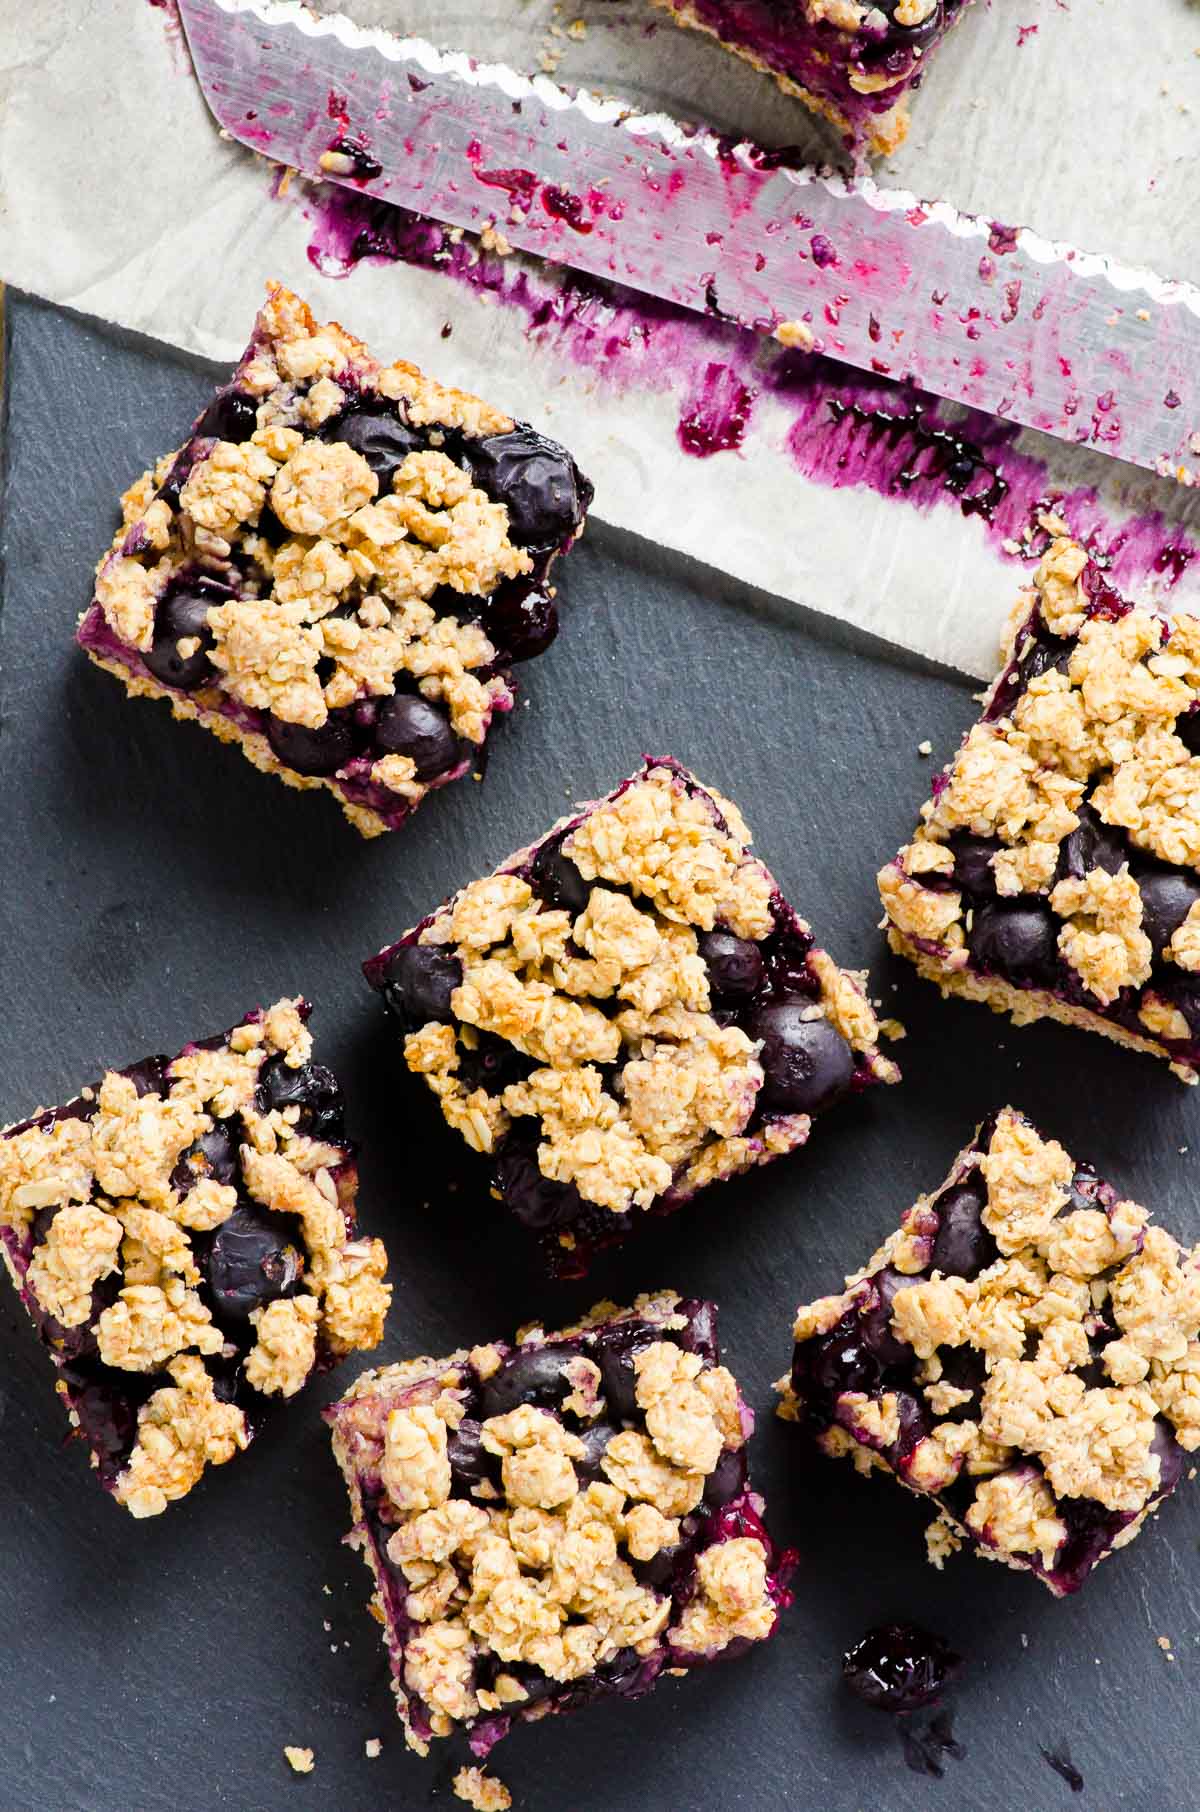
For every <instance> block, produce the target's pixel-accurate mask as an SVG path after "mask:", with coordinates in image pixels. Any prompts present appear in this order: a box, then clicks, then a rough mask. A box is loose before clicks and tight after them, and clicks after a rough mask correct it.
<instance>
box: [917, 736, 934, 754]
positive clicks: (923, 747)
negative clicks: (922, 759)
mask: <svg viewBox="0 0 1200 1812" xmlns="http://www.w3.org/2000/svg"><path fill="white" fill-rule="evenodd" d="M917 754H918V755H932V754H933V744H932V743H931V742H930V740H929V738H928V736H927V737H926V738H925V740H924V742H919V743H918V744H917Z"/></svg>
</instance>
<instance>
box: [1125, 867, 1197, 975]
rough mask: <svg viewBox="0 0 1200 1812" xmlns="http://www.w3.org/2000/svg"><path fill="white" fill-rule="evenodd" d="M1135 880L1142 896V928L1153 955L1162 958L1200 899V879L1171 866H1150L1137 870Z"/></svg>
mask: <svg viewBox="0 0 1200 1812" xmlns="http://www.w3.org/2000/svg"><path fill="white" fill-rule="evenodd" d="M1137 879H1138V892H1139V893H1140V894H1141V896H1142V930H1143V931H1144V932H1145V933H1146V936H1147V937H1148V938H1149V939H1150V942H1151V944H1152V945H1153V947H1154V954H1155V956H1156V957H1161V956H1162V954H1163V951H1164V950H1165V949H1166V947H1167V945H1168V944H1169V943H1170V941H1171V939H1172V938H1173V937H1174V935H1175V933H1176V932H1177V931H1178V929H1179V927H1180V926H1181V925H1182V924H1183V921H1184V919H1186V917H1187V915H1188V913H1189V912H1190V911H1191V909H1192V907H1193V906H1194V905H1195V904H1196V901H1197V900H1200V881H1198V880H1197V879H1196V877H1195V876H1194V875H1190V874H1184V873H1182V872H1181V871H1180V870H1178V869H1173V868H1156V869H1149V870H1147V871H1145V872H1143V873H1139V875H1138V878H1137Z"/></svg>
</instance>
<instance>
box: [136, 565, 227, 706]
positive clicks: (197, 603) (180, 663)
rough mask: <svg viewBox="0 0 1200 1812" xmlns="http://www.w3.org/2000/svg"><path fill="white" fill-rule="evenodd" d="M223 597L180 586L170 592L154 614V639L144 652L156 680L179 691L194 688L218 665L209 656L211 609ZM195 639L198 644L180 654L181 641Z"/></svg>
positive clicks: (188, 690)
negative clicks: (188, 651) (189, 650)
mask: <svg viewBox="0 0 1200 1812" xmlns="http://www.w3.org/2000/svg"><path fill="white" fill-rule="evenodd" d="M220 601H221V596H220V594H218V593H216V592H213V591H207V590H203V589H201V588H199V587H197V588H196V589H194V590H193V589H191V588H189V587H188V586H186V585H185V586H181V587H180V589H179V590H178V591H171V592H168V593H167V595H166V596H165V597H164V598H163V599H162V601H161V602H160V604H159V606H158V609H157V610H156V611H155V614H154V640H153V642H152V643H151V644H150V647H149V648H147V649H146V651H145V653H144V654H143V655H142V659H143V660H144V661H145V663H146V665H147V667H149V669H150V671H151V673H152V674H153V675H154V677H155V679H156V680H159V681H160V682H161V683H162V685H164V686H174V687H175V688H176V690H177V691H179V692H194V691H195V689H196V687H197V686H202V685H203V684H204V683H205V681H206V680H211V679H212V678H213V677H214V675H215V673H216V669H215V668H214V666H213V664H212V662H211V661H210V660H209V658H208V651H209V649H210V648H211V647H212V645H213V635H212V631H211V629H210V628H209V627H208V613H209V610H210V609H211V608H212V606H213V605H214V604H218V603H220ZM192 639H194V640H196V641H197V642H199V644H200V645H199V647H198V648H196V649H194V650H193V652H192V653H191V654H181V653H180V652H179V643H180V642H181V641H184V640H192Z"/></svg>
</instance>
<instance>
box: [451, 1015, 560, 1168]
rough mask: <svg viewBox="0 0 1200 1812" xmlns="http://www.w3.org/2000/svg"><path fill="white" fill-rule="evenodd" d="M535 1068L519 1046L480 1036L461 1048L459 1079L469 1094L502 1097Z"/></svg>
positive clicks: (489, 1033)
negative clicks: (484, 1092)
mask: <svg viewBox="0 0 1200 1812" xmlns="http://www.w3.org/2000/svg"><path fill="white" fill-rule="evenodd" d="M535 1067H536V1066H535V1064H534V1061H533V1059H532V1057H526V1056H525V1055H524V1053H523V1052H522V1051H518V1049H517V1047H516V1045H515V1044H509V1043H507V1042H506V1040H505V1039H503V1038H497V1036H496V1034H495V1033H494V1032H476V1034H475V1042H474V1044H473V1045H472V1046H471V1047H469V1048H468V1047H467V1046H465V1045H460V1046H459V1052H458V1079H459V1081H460V1082H461V1083H462V1084H463V1086H464V1087H465V1088H466V1089H468V1090H471V1089H476V1088H482V1089H486V1090H487V1092H488V1094H489V1095H496V1094H499V1092H500V1090H501V1089H504V1088H507V1087H508V1085H509V1083H510V1082H519V1081H520V1080H521V1078H522V1077H523V1076H528V1075H529V1073H530V1071H531V1070H532V1069H534V1068H535ZM557 1187H561V1185H557Z"/></svg>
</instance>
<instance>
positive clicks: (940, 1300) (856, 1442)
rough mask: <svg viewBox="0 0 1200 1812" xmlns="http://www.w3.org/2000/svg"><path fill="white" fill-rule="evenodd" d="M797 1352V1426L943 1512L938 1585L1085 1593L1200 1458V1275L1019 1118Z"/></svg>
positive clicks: (966, 1158)
mask: <svg viewBox="0 0 1200 1812" xmlns="http://www.w3.org/2000/svg"><path fill="white" fill-rule="evenodd" d="M794 1334H795V1340H796V1346H795V1352H794V1355H793V1359H792V1369H791V1373H790V1375H789V1376H788V1377H787V1378H785V1379H783V1380H781V1383H780V1386H779V1388H780V1391H781V1394H782V1398H783V1402H782V1405H781V1408H780V1414H781V1415H782V1416H784V1417H785V1419H788V1420H793V1421H795V1422H798V1423H799V1424H801V1426H802V1427H803V1428H804V1430H805V1431H806V1432H807V1433H808V1434H809V1435H810V1436H811V1437H813V1438H815V1440H816V1442H817V1444H818V1446H819V1447H821V1448H822V1449H823V1450H824V1452H826V1453H827V1454H829V1455H831V1456H833V1457H835V1458H836V1457H841V1456H845V1457H848V1458H850V1459H851V1460H853V1462H854V1464H855V1466H856V1467H857V1468H858V1470H859V1471H860V1472H862V1473H865V1474H870V1473H871V1472H874V1471H883V1472H890V1473H891V1474H892V1475H893V1477H895V1478H896V1479H898V1480H899V1482H900V1483H901V1484H902V1485H905V1486H907V1487H908V1489H909V1490H910V1491H914V1492H917V1493H918V1494H920V1495H923V1496H926V1497H928V1498H929V1499H930V1500H931V1501H932V1503H933V1505H934V1506H936V1510H937V1515H936V1517H935V1518H934V1520H933V1522H932V1523H931V1524H930V1526H929V1530H928V1532H927V1537H926V1539H927V1544H928V1550H929V1557H930V1559H931V1560H932V1561H933V1563H934V1565H935V1566H938V1567H940V1566H941V1565H942V1563H943V1561H944V1560H945V1558H946V1556H947V1555H948V1554H950V1553H952V1552H954V1550H956V1549H958V1548H960V1547H961V1546H963V1545H964V1544H966V1545H969V1546H971V1547H973V1548H974V1550H975V1552H976V1553H978V1554H981V1555H983V1556H984V1557H985V1558H988V1559H991V1560H1000V1561H1003V1562H1005V1563H1006V1564H1007V1565H1008V1566H1010V1567H1016V1568H1020V1569H1029V1570H1031V1571H1032V1572H1034V1573H1036V1574H1037V1576H1038V1577H1039V1579H1041V1580H1042V1581H1043V1582H1044V1583H1045V1584H1046V1585H1047V1586H1049V1588H1050V1590H1051V1591H1052V1592H1053V1593H1054V1594H1055V1595H1056V1596H1058V1597H1063V1596H1065V1595H1066V1594H1067V1593H1069V1592H1074V1591H1077V1590H1078V1589H1079V1587H1080V1586H1081V1585H1082V1584H1083V1582H1084V1580H1085V1579H1086V1578H1087V1576H1088V1574H1089V1573H1090V1572H1091V1571H1092V1568H1093V1567H1095V1566H1096V1565H1097V1564H1098V1563H1099V1562H1100V1561H1101V1560H1103V1559H1104V1558H1105V1556H1106V1555H1108V1554H1110V1553H1112V1552H1113V1550H1114V1549H1116V1548H1122V1547H1124V1546H1125V1545H1126V1544H1127V1543H1128V1542H1130V1541H1132V1540H1133V1538H1134V1537H1135V1536H1136V1535H1137V1533H1138V1531H1139V1529H1140V1528H1141V1526H1142V1524H1143V1523H1144V1522H1145V1520H1146V1517H1147V1516H1148V1515H1149V1514H1150V1512H1151V1511H1152V1510H1153V1509H1154V1508H1155V1507H1156V1505H1158V1504H1160V1503H1161V1502H1162V1500H1163V1499H1164V1498H1165V1497H1167V1496H1168V1495H1169V1493H1170V1492H1172V1491H1173V1490H1174V1488H1175V1486H1176V1485H1177V1484H1178V1482H1179V1479H1180V1476H1181V1474H1182V1472H1183V1469H1184V1464H1185V1457H1184V1456H1185V1453H1186V1452H1191V1451H1192V1450H1194V1449H1195V1448H1196V1447H1197V1446H1200V1340H1198V1338H1197V1335H1198V1334H1200V1256H1198V1254H1197V1253H1196V1252H1187V1251H1184V1250H1182V1249H1181V1248H1180V1247H1179V1246H1178V1245H1177V1244H1176V1242H1175V1241H1174V1240H1173V1239H1172V1238H1171V1236H1170V1234H1168V1233H1166V1232H1164V1231H1163V1229H1162V1228H1161V1227H1156V1226H1153V1225H1152V1224H1151V1223H1150V1218H1149V1215H1148V1214H1147V1212H1146V1210H1145V1209H1144V1208H1141V1207H1139V1206H1138V1204H1137V1203H1136V1202H1131V1201H1127V1200H1125V1199H1124V1198H1122V1197H1121V1196H1120V1195H1119V1193H1118V1191H1117V1190H1116V1189H1115V1188H1114V1187H1113V1185H1112V1184H1111V1183H1108V1182H1106V1181H1105V1180H1104V1179H1103V1178H1102V1177H1100V1176H1098V1175H1097V1174H1096V1172H1095V1170H1093V1169H1092V1167H1091V1166H1090V1165H1089V1164H1086V1163H1076V1162H1075V1160H1074V1159H1073V1158H1071V1157H1070V1156H1068V1154H1067V1153H1066V1152H1065V1151H1064V1150H1063V1148H1062V1146H1061V1145H1059V1144H1057V1143H1056V1142H1055V1141H1054V1140H1047V1139H1044V1138H1043V1137H1042V1136H1041V1135H1040V1134H1039V1133H1038V1131H1037V1130H1036V1128H1035V1127H1034V1126H1033V1125H1032V1124H1031V1123H1030V1122H1029V1121H1028V1120H1027V1119H1025V1117H1024V1116H1023V1115H1021V1114H1019V1113H1017V1112H1016V1111H1015V1110H1014V1109H1012V1108H1003V1109H1002V1110H1001V1111H1000V1112H999V1113H998V1114H995V1115H993V1116H992V1118H991V1119H990V1120H988V1121H985V1122H984V1124H983V1125H982V1126H981V1127H980V1128H979V1129H978V1131H977V1133H976V1135H975V1138H974V1139H973V1141H972V1142H971V1144H970V1145H968V1146H967V1148H966V1149H965V1150H964V1151H962V1152H960V1154H959V1156H958V1157H957V1158H956V1159H955V1161H954V1165H953V1168H952V1169H951V1171H950V1174H949V1176H948V1177H947V1178H946V1181H945V1182H944V1183H943V1184H942V1186H941V1188H940V1189H938V1190H937V1191H936V1192H935V1193H934V1194H933V1195H931V1196H928V1197H922V1198H921V1199H920V1200H919V1201H918V1202H917V1204H916V1206H915V1207H913V1208H910V1209H909V1210H908V1212H907V1213H906V1214H905V1215H903V1216H902V1218H901V1222H900V1228H899V1231H898V1232H896V1233H894V1234H892V1236H891V1237H890V1238H889V1239H888V1240H887V1241H886V1242H885V1244H884V1245H883V1246H882V1247H881V1248H880V1250H879V1251H878V1252H877V1253H876V1254H875V1256H874V1258H872V1259H871V1261H870V1263H869V1264H868V1265H867V1266H866V1267H865V1269H864V1270H862V1271H859V1272H857V1273H856V1274H855V1275H854V1276H853V1277H850V1278H848V1279H847V1280H846V1289H845V1292H844V1294H842V1295H840V1296H825V1297H822V1298H821V1299H820V1300H819V1301H817V1302H813V1303H810V1304H809V1305H808V1306H807V1307H805V1308H802V1309H800V1310H799V1312H798V1315H797V1319H796V1325H795V1329H794Z"/></svg>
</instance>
